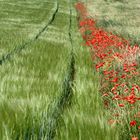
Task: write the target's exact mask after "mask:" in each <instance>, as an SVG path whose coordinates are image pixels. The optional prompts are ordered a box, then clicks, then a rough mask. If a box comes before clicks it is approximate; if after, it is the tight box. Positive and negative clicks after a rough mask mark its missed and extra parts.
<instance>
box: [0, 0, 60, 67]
mask: <svg viewBox="0 0 140 140" xmlns="http://www.w3.org/2000/svg"><path fill="white" fill-rule="evenodd" d="M55 4H56V6H55V10H54V12H53V14H52V16H51V18H50V19H49V21H48V23H47V24H46V25H45V26H44V27H43V28H42V29H41V30H40V31H39V32H38V34H36V36H35V37H34V38H32V39H31V40H30V41H27V42H25V43H24V44H22V45H20V46H16V47H15V48H14V49H13V50H11V51H10V52H8V53H7V54H5V55H3V56H2V58H0V65H3V64H4V63H5V62H6V61H8V60H10V59H11V57H12V56H14V55H15V54H17V53H19V52H21V51H22V50H23V49H25V48H26V47H27V46H29V45H31V44H32V43H33V42H35V41H36V40H37V39H38V38H39V37H40V36H41V34H42V33H43V32H44V31H45V30H47V29H48V27H49V25H51V24H52V23H53V21H54V19H55V16H56V14H57V13H58V10H59V3H58V0H56V3H55Z"/></svg>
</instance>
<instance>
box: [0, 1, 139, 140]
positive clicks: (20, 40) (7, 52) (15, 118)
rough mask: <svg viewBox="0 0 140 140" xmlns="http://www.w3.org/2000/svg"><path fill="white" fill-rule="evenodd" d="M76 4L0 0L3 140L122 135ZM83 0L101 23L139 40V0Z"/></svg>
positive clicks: (110, 139) (115, 138) (104, 139)
mask: <svg viewBox="0 0 140 140" xmlns="http://www.w3.org/2000/svg"><path fill="white" fill-rule="evenodd" d="M76 2H77V1H76V0H0V140H53V139H54V140H119V131H117V130H115V129H114V128H113V127H110V126H109V125H108V122H107V118H106V116H107V115H108V114H107V113H108V112H107V111H106V110H105V109H104V107H103V105H102V100H101V98H100V96H99V87H100V82H99V73H96V72H95V69H94V68H93V64H92V63H93V62H92V58H91V54H90V51H89V49H88V47H86V46H84V45H83V44H84V43H83V40H82V37H81V35H80V33H79V30H78V22H77V12H76V9H75V7H74V5H75V3H76ZM82 2H84V3H85V4H86V6H87V8H88V10H89V12H90V15H91V16H92V17H94V18H96V19H98V20H97V26H98V27H101V28H104V29H105V30H107V31H111V32H113V33H115V34H118V35H120V36H123V37H125V38H126V39H131V40H132V43H137V44H139V43H140V40H139V39H140V26H139V25H140V18H139V13H140V1H139V0H133V1H132V0H82Z"/></svg>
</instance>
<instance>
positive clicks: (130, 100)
mask: <svg viewBox="0 0 140 140" xmlns="http://www.w3.org/2000/svg"><path fill="white" fill-rule="evenodd" d="M76 9H77V11H78V13H80V15H79V16H80V18H79V27H80V32H81V35H82V37H83V39H84V40H85V43H86V45H87V46H88V47H89V48H90V50H91V56H92V59H93V61H94V63H95V69H96V71H99V72H100V73H101V89H100V91H101V94H102V96H101V97H102V98H103V100H104V105H105V107H107V108H109V109H111V108H114V106H115V104H116V105H117V106H118V107H119V109H123V108H125V107H126V108H127V109H129V110H128V112H129V111H130V110H131V109H132V105H133V107H134V106H135V105H136V104H137V105H138V103H137V101H138V100H140V86H139V84H140V80H139V79H138V77H140V72H139V62H138V61H139V60H138V58H139V57H140V48H139V46H138V45H134V46H131V45H130V42H129V41H127V40H126V39H124V38H122V37H119V36H117V35H114V34H112V33H108V32H106V31H105V30H103V29H99V28H97V27H96V25H95V23H96V22H95V20H94V19H93V18H90V17H89V16H88V14H87V11H86V8H85V6H84V4H83V3H78V4H77V5H76ZM84 12H85V13H84ZM112 104H114V105H113V106H112ZM115 107H116V106H115ZM118 116H119V115H118ZM135 125H136V121H131V122H130V126H135ZM133 139H134V138H133Z"/></svg>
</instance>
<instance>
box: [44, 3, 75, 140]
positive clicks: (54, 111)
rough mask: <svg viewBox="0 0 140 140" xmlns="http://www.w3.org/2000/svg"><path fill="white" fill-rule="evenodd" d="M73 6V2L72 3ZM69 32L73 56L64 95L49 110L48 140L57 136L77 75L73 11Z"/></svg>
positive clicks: (63, 90) (63, 91) (71, 55)
mask: <svg viewBox="0 0 140 140" xmlns="http://www.w3.org/2000/svg"><path fill="white" fill-rule="evenodd" d="M70 5H71V1H70ZM69 16H70V17H69V30H68V36H69V41H70V44H71V54H70V61H69V64H68V70H67V75H66V77H65V79H64V82H63V84H62V94H61V96H59V97H58V98H57V99H56V100H55V101H54V104H52V106H51V107H50V108H49V113H48V114H49V119H48V120H49V121H48V124H47V130H48V131H47V140H52V139H53V138H54V136H55V131H56V129H57V126H58V123H59V119H60V117H61V115H62V113H63V111H64V109H65V107H66V106H67V105H69V103H70V101H71V97H72V93H73V83H74V74H75V58H74V52H73V40H72V34H71V32H72V30H71V27H72V9H71V7H70V10H69Z"/></svg>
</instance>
